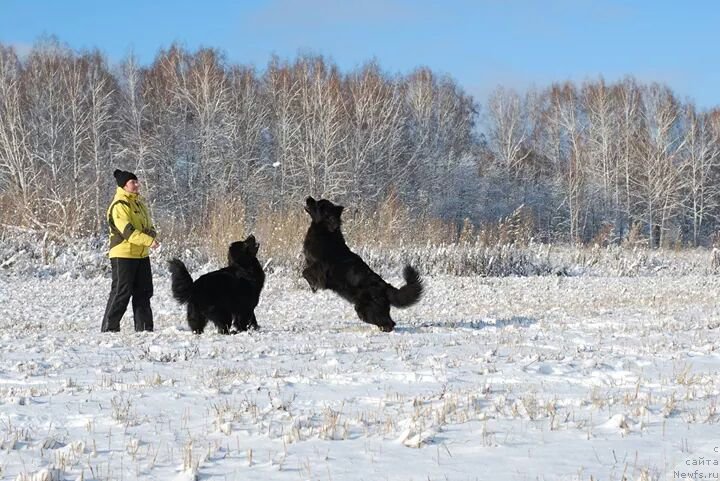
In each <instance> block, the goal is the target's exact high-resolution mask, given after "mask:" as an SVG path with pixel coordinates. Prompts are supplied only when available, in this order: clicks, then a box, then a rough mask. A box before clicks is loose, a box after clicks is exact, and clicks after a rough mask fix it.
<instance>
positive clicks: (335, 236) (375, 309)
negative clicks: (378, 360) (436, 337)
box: [303, 197, 423, 332]
mask: <svg viewBox="0 0 720 481" xmlns="http://www.w3.org/2000/svg"><path fill="white" fill-rule="evenodd" d="M305 211H307V213H308V214H310V217H311V218H312V223H311V224H310V227H309V228H308V231H307V234H306V235H305V241H304V243H303V253H304V254H305V268H304V269H303V277H304V278H305V280H307V282H308V284H310V288H311V289H312V291H313V292H315V291H316V290H317V289H330V290H332V291H334V292H336V293H337V294H338V295H339V296H340V297H342V298H343V299H345V300H347V301H348V302H351V303H352V304H353V305H354V306H355V312H357V314H358V316H359V317H360V319H361V320H363V321H364V322H367V323H369V324H374V325H376V326H378V327H379V328H380V330H382V331H385V332H390V331H392V330H393V329H394V328H395V322H394V321H393V320H392V318H391V317H390V306H391V305H392V306H395V307H407V306H411V305H413V304H415V303H416V302H417V301H418V300H420V297H421V296H422V292H423V286H422V281H421V280H420V276H419V274H418V273H417V271H416V270H415V269H413V268H412V267H410V266H409V265H408V266H405V269H404V270H403V277H404V278H405V285H404V286H403V287H401V288H400V289H397V288H395V287H393V286H391V285H390V284H388V283H387V282H385V281H384V280H383V279H382V277H380V276H379V275H378V274H376V273H375V272H373V270H372V269H370V267H368V265H367V264H365V262H364V261H363V260H362V259H361V258H360V256H358V255H357V254H355V253H354V252H352V251H351V250H350V248H349V247H348V246H347V244H346V243H345V238H344V237H343V235H342V231H341V229H340V227H341V224H342V221H341V219H340V216H341V215H342V211H343V206H341V205H335V204H333V203H332V202H330V201H329V200H326V199H320V200H318V201H316V200H315V199H313V198H312V197H308V198H307V199H306V201H305Z"/></svg>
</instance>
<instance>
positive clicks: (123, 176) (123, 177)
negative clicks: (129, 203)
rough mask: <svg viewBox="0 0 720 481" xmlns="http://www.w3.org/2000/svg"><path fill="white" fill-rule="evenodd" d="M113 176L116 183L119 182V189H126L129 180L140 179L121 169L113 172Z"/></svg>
mask: <svg viewBox="0 0 720 481" xmlns="http://www.w3.org/2000/svg"><path fill="white" fill-rule="evenodd" d="M113 176H114V177H115V181H117V185H118V187H125V184H127V181H128V180H138V178H137V177H136V176H135V174H133V173H132V172H127V171H125V170H120V169H115V172H113Z"/></svg>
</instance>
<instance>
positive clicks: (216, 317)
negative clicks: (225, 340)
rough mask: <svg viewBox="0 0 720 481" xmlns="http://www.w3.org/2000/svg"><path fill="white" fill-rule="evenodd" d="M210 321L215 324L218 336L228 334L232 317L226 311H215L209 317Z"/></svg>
mask: <svg viewBox="0 0 720 481" xmlns="http://www.w3.org/2000/svg"><path fill="white" fill-rule="evenodd" d="M209 317H210V320H211V321H212V322H213V323H215V326H216V327H217V329H218V332H219V333H220V334H230V326H231V325H232V320H233V316H232V314H230V312H228V311H216V312H213V313H212V314H211V315H210V316H209Z"/></svg>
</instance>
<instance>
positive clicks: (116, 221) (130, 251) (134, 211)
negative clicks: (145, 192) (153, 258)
mask: <svg viewBox="0 0 720 481" xmlns="http://www.w3.org/2000/svg"><path fill="white" fill-rule="evenodd" d="M107 220H108V224H110V253H109V254H108V257H111V258H112V257H120V258H123V259H142V258H144V257H147V256H148V255H150V246H151V245H152V243H153V240H154V239H155V237H156V236H157V234H156V233H155V228H154V227H153V224H152V221H151V220H150V213H149V212H148V210H147V208H146V207H145V204H144V203H143V202H142V198H141V197H140V196H139V195H138V194H131V193H129V192H126V191H125V189H123V188H122V187H118V188H117V190H116V191H115V197H114V198H113V201H112V203H111V204H110V207H108V211H107Z"/></svg>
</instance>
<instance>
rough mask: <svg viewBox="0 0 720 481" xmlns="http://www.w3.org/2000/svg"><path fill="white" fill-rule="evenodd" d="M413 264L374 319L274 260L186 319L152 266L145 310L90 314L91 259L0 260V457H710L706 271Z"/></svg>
mask: <svg viewBox="0 0 720 481" xmlns="http://www.w3.org/2000/svg"><path fill="white" fill-rule="evenodd" d="M199 273H200V272H197V271H195V272H193V275H194V277H197V275H198V274H199ZM399 273H400V266H398V268H397V272H396V273H395V275H394V276H391V277H390V278H389V279H388V280H391V281H392V282H394V283H396V285H397V284H399V282H400V279H399ZM425 285H426V295H425V297H424V299H423V300H422V301H421V303H420V304H419V305H417V306H415V307H412V308H410V309H406V310H393V315H394V318H395V320H396V322H397V323H398V328H397V330H396V331H395V332H393V333H391V334H384V333H381V332H379V331H378V330H376V329H375V328H374V327H372V326H369V325H365V324H362V323H361V322H360V321H358V320H357V319H356V316H355V313H354V310H353V308H352V307H351V306H350V305H348V304H345V303H344V302H343V301H342V300H340V299H339V298H337V297H335V296H334V295H333V294H331V293H328V292H321V293H318V294H314V295H313V294H311V293H310V291H309V290H308V289H307V287H306V286H305V285H304V284H303V282H301V280H300V279H299V276H298V275H296V274H292V275H288V274H285V275H281V274H272V275H270V276H269V277H268V280H267V284H266V288H265V290H264V291H263V295H262V298H261V303H260V305H259V307H258V309H257V311H256V313H257V318H258V322H259V324H260V326H261V330H260V331H258V332H252V333H241V334H238V335H235V336H221V335H218V334H216V333H215V332H214V330H213V329H209V330H208V331H207V332H206V333H205V334H203V335H202V336H196V335H193V334H192V333H190V332H189V331H188V330H187V327H186V325H185V321H184V310H183V308H181V307H179V306H178V305H177V304H176V303H175V302H174V301H173V300H172V299H171V298H170V294H169V293H170V289H169V279H168V278H167V277H166V275H165V274H164V271H163V270H162V269H161V268H158V269H156V277H155V291H156V293H155V297H154V298H153V309H154V312H155V325H156V332H154V333H141V334H135V333H134V332H132V331H131V326H132V320H131V314H130V313H128V314H126V317H125V318H124V319H123V322H122V329H123V332H121V333H119V334H109V333H108V334H100V333H99V328H100V321H101V316H102V310H103V308H104V305H105V302H106V299H107V294H108V289H109V276H108V275H95V276H75V275H70V274H62V275H37V273H36V275H28V274H25V273H22V274H18V273H17V272H15V273H13V271H12V270H11V269H5V270H0V478H2V479H10V480H33V481H40V480H133V479H143V480H173V479H177V480H191V479H200V480H292V481H297V480H329V481H332V480H368V481H370V480H372V481H375V480H398V481H400V480H405V481H409V480H416V481H428V480H431V481H440V480H459V481H465V480H467V481H473V480H499V481H511V480H528V481H530V480H588V481H589V480H595V481H598V480H602V481H616V480H617V481H619V480H623V479H627V480H665V479H667V480H674V479H718V477H720V474H718V473H720V466H719V465H718V464H719V463H720V452H719V451H720V427H719V426H718V420H719V419H720V417H719V414H720V413H719V412H718V397H719V395H720V349H719V347H720V308H718V304H717V297H718V293H720V279H718V277H717V276H713V275H709V274H698V275H676V276H672V277H670V276H663V275H660V274H658V275H651V276H640V277H613V276H579V277H557V276H546V277H526V278H519V277H508V278H479V277H450V276H432V277H429V278H426V279H425ZM698 474H702V475H704V477H703V478H701V477H699V476H698ZM692 476H694V478H693V477H692Z"/></svg>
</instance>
